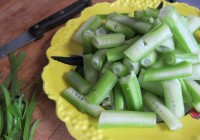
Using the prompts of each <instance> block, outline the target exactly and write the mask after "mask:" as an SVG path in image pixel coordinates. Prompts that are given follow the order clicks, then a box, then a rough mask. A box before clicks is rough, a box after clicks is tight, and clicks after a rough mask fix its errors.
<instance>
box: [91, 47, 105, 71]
mask: <svg viewBox="0 0 200 140" xmlns="http://www.w3.org/2000/svg"><path fill="white" fill-rule="evenodd" d="M105 60H106V50H105V49H100V50H97V51H96V52H95V54H94V55H93V57H92V60H91V63H92V66H93V67H94V68H95V69H97V70H98V71H100V70H101V68H102V66H103V64H104V62H105Z"/></svg>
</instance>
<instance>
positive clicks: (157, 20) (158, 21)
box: [154, 18, 162, 28]
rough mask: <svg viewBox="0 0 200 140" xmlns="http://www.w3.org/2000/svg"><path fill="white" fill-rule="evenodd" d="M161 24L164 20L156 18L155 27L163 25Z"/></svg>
mask: <svg viewBox="0 0 200 140" xmlns="http://www.w3.org/2000/svg"><path fill="white" fill-rule="evenodd" d="M161 24H162V22H161V21H160V19H159V18H156V19H155V20H154V28H156V27H157V26H159V25H161Z"/></svg>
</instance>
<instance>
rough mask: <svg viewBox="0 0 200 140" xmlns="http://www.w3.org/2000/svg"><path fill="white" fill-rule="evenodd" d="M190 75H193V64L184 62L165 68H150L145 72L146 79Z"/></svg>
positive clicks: (152, 79)
mask: <svg viewBox="0 0 200 140" xmlns="http://www.w3.org/2000/svg"><path fill="white" fill-rule="evenodd" d="M190 75H192V64H191V63H188V62H182V63H179V64H176V65H172V66H168V67H163V68H150V69H148V70H147V71H146V73H145V76H144V81H160V80H171V79H176V78H182V77H186V76H190Z"/></svg>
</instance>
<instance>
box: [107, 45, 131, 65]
mask: <svg viewBox="0 0 200 140" xmlns="http://www.w3.org/2000/svg"><path fill="white" fill-rule="evenodd" d="M129 46H130V45H122V46H119V47H115V48H110V49H108V50H107V51H106V56H107V59H108V61H109V62H114V61H117V60H120V59H123V58H124V57H125V55H124V54H123V52H124V51H125V50H126V49H127V48H128V47H129Z"/></svg>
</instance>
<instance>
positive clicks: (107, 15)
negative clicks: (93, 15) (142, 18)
mask: <svg viewBox="0 0 200 140" xmlns="http://www.w3.org/2000/svg"><path fill="white" fill-rule="evenodd" d="M112 14H113V13H110V14H100V15H98V16H99V17H100V18H101V19H103V20H105V19H109V16H110V15H112ZM121 14H122V15H126V16H128V15H129V13H121Z"/></svg>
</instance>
